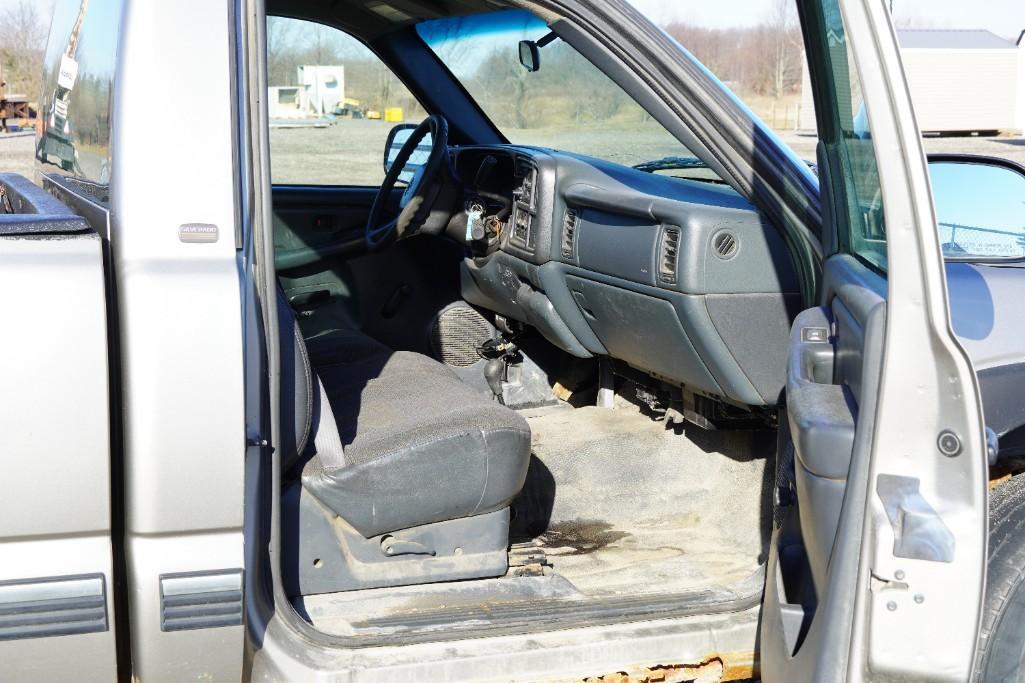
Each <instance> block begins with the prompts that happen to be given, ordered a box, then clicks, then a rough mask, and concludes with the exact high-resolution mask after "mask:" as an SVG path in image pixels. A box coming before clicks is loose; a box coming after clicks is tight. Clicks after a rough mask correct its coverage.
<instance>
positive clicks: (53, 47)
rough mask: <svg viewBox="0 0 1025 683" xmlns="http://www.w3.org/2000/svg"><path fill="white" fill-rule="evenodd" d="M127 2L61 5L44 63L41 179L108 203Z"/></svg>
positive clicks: (76, 0)
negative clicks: (62, 181) (55, 179)
mask: <svg viewBox="0 0 1025 683" xmlns="http://www.w3.org/2000/svg"><path fill="white" fill-rule="evenodd" d="M123 10H124V1H123V0H92V2H88V3H86V2H80V0H58V1H57V3H56V5H55V6H54V12H53V23H52V24H51V27H50V38H49V41H48V43H47V46H46V52H45V55H44V58H43V91H42V94H41V97H40V103H39V105H40V106H39V116H40V119H41V123H40V129H39V133H38V135H37V138H36V162H37V169H38V172H39V173H40V174H45V175H60V176H64V177H65V178H66V179H67V180H66V182H68V183H71V184H72V185H73V187H72V189H73V190H75V191H76V192H78V193H80V194H85V195H87V196H88V197H89V198H90V199H92V200H93V201H96V202H98V203H100V204H107V203H108V188H109V184H110V164H111V109H112V106H113V92H114V72H115V68H116V65H117V54H118V38H119V35H120V25H121V15H122V13H123Z"/></svg>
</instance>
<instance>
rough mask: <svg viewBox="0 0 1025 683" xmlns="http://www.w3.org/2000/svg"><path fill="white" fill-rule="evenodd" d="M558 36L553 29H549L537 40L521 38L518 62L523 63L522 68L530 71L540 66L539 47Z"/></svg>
mask: <svg viewBox="0 0 1025 683" xmlns="http://www.w3.org/2000/svg"><path fill="white" fill-rule="evenodd" d="M558 37H559V36H558V35H556V33H555V31H550V32H549V33H547V34H545V35H544V36H542V37H541V38H540V39H539V40H537V41H533V40H521V41H520V64H522V65H523V68H524V69H526V70H527V71H530V72H531V73H533V72H535V71H537V70H539V69H540V68H541V48H543V47H544V46H545V45H547V44H548V43H550V42H552V41H553V40H555V39H556V38H558Z"/></svg>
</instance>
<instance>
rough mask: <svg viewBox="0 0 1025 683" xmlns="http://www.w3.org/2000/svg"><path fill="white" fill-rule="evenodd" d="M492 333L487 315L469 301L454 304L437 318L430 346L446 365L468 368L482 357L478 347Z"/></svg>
mask: <svg viewBox="0 0 1025 683" xmlns="http://www.w3.org/2000/svg"><path fill="white" fill-rule="evenodd" d="M493 336H494V328H493V327H492V326H491V323H489V322H488V321H487V318H485V317H484V316H482V315H481V314H480V313H478V312H477V311H476V310H474V309H473V308H471V307H470V306H468V305H466V304H455V305H453V306H449V307H448V308H446V309H445V310H444V311H442V312H441V314H440V315H438V317H437V318H435V319H434V325H432V326H431V348H432V349H433V351H434V356H435V358H437V359H438V360H440V361H441V362H443V363H445V364H446V365H451V366H453V367H457V368H465V367H469V366H471V365H473V364H474V363H476V362H477V361H479V360H480V356H479V355H478V354H477V348H478V347H479V346H480V345H481V344H483V343H484V342H486V341H487V340H489V339H491V338H492V337H493Z"/></svg>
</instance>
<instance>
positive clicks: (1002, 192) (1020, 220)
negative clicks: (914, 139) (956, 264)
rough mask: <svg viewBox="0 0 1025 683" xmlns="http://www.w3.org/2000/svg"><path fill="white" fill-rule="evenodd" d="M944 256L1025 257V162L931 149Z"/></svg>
mask: <svg viewBox="0 0 1025 683" xmlns="http://www.w3.org/2000/svg"><path fill="white" fill-rule="evenodd" d="M929 176H930V178H931V180H932V189H933V198H934V201H935V204H936V221H937V224H938V226H939V234H940V245H941V246H942V248H943V256H944V257H946V258H948V259H952V260H962V261H973V260H975V261H989V260H998V259H1021V258H1025V167H1022V166H1020V165H1018V164H1016V163H1014V162H1013V161H1008V160H1006V159H998V158H992V157H983V156H974V155H969V154H935V155H932V154H931V155H929Z"/></svg>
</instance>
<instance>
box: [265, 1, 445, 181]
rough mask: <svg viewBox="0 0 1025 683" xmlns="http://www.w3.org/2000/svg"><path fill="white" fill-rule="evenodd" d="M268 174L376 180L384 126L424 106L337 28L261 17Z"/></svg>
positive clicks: (380, 176)
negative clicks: (264, 48)
mask: <svg viewBox="0 0 1025 683" xmlns="http://www.w3.org/2000/svg"><path fill="white" fill-rule="evenodd" d="M267 74H268V79H267V82H268V84H269V92H268V99H267V103H268V110H269V115H270V151H271V180H272V182H273V183H274V184H276V185H282V184H285V185H355V186H377V185H380V184H381V181H382V180H384V150H385V144H386V143H387V140H388V132H389V131H390V130H391V129H392V128H393V127H394V126H396V125H398V124H401V123H403V122H419V121H420V120H422V119H423V118H424V117H425V116H426V114H425V112H424V110H423V107H421V106H420V103H419V102H417V100H416V98H415V97H413V95H412V94H411V93H410V92H409V90H408V89H407V88H406V87H405V86H404V85H403V84H402V82H401V81H399V79H398V78H397V77H396V76H395V74H394V73H392V71H391V70H390V69H389V68H388V67H387V66H386V65H385V64H384V63H383V62H382V61H381V60H380V59H379V58H378V57H377V55H375V54H374V53H373V52H372V51H371V50H370V49H369V48H368V47H367V46H366V45H364V44H363V43H361V42H360V41H359V40H357V39H356V38H354V37H352V36H350V35H349V34H347V33H345V32H344V31H340V30H338V29H335V28H331V27H330V26H324V25H322V24H317V23H314V22H310V21H302V20H299V19H288V18H283V17H268V18H267Z"/></svg>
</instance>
